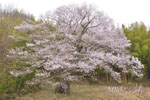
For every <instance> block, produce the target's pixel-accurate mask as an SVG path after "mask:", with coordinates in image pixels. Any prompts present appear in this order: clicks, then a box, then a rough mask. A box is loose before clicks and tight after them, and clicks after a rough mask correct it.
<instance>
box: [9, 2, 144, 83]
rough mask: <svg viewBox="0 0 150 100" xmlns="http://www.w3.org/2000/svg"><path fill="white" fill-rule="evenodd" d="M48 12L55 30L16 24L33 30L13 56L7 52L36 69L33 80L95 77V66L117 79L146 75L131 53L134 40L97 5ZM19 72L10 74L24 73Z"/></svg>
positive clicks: (41, 25)
mask: <svg viewBox="0 0 150 100" xmlns="http://www.w3.org/2000/svg"><path fill="white" fill-rule="evenodd" d="M47 15H49V17H47V18H49V19H48V20H50V21H51V22H52V23H53V24H51V25H52V26H53V27H56V28H55V31H51V30H50V28H49V27H47V25H46V24H47V23H42V24H38V25H37V24H29V23H25V22H24V23H23V24H21V25H20V26H16V27H15V29H16V30H21V31H23V30H31V31H33V30H34V31H33V32H32V34H29V37H30V39H29V40H28V41H29V42H28V43H26V45H25V46H24V47H20V48H16V49H11V50H10V55H11V56H9V55H8V56H9V57H13V58H14V57H19V58H20V59H24V60H23V61H25V63H26V64H29V65H30V67H29V66H27V68H26V69H27V70H28V72H30V71H31V70H30V69H31V68H34V69H35V71H36V75H35V76H36V77H35V79H33V81H34V82H38V81H41V80H44V79H45V80H47V79H51V78H54V77H61V78H62V79H65V80H77V79H78V78H81V77H82V78H83V77H85V76H87V75H89V76H92V75H93V72H94V71H95V69H96V68H102V69H104V70H105V71H106V72H108V73H110V75H111V76H112V77H113V78H114V79H115V80H116V81H118V82H121V72H123V73H128V72H132V73H133V74H134V75H136V76H138V77H142V76H143V74H142V71H141V69H142V68H143V65H142V64H141V63H140V61H139V60H138V59H137V58H135V57H133V56H131V55H130V53H129V51H128V48H129V47H130V45H131V43H130V41H129V40H127V38H126V37H125V35H124V33H123V31H122V30H121V29H119V28H115V27H114V26H113V21H112V19H110V18H109V17H108V16H106V15H105V14H104V13H103V12H100V11H98V10H97V9H96V8H95V7H94V6H92V5H86V4H82V5H69V6H62V7H59V8H57V9H56V10H55V11H54V12H53V13H50V14H47ZM45 21H46V20H45ZM116 69H117V70H116ZM17 72H18V71H12V72H11V74H12V75H14V76H19V75H23V74H25V72H23V73H19V74H18V73H17Z"/></svg>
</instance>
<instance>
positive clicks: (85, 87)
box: [17, 83, 150, 100]
mask: <svg viewBox="0 0 150 100" xmlns="http://www.w3.org/2000/svg"><path fill="white" fill-rule="evenodd" d="M112 87H113V86H106V85H89V84H79V83H78V84H71V95H69V96H67V95H64V94H55V93H54V88H52V87H47V88H45V89H42V90H40V91H37V92H35V93H30V94H28V95H25V96H23V97H20V98H18V99H17V100H150V88H144V87H143V88H141V92H135V91H123V92H110V91H109V88H112Z"/></svg>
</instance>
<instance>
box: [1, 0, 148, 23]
mask: <svg viewBox="0 0 150 100" xmlns="http://www.w3.org/2000/svg"><path fill="white" fill-rule="evenodd" d="M83 2H87V3H93V4H95V5H96V6H97V7H98V9H99V10H100V11H104V12H105V13H106V14H107V15H108V16H109V17H111V18H112V19H114V22H115V23H116V24H119V25H121V24H126V25H128V24H130V23H132V22H135V21H138V22H139V21H143V22H144V23H145V24H146V25H148V26H150V0H0V3H1V5H2V6H4V5H9V4H13V5H14V6H15V7H16V8H18V9H23V10H24V11H26V12H29V13H31V14H33V15H34V16H36V17H38V16H40V15H41V14H44V13H45V12H46V11H49V10H53V9H55V8H57V7H59V6H61V5H67V4H73V3H75V4H80V3H83Z"/></svg>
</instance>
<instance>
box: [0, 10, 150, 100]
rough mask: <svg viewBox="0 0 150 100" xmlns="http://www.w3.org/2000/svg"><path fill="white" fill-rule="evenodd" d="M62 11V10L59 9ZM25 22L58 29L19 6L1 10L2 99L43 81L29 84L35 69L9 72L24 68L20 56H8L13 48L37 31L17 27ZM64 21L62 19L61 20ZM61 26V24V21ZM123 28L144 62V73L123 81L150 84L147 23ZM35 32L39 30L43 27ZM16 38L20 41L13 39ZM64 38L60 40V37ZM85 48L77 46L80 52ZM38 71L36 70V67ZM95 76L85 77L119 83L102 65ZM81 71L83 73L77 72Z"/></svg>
mask: <svg viewBox="0 0 150 100" xmlns="http://www.w3.org/2000/svg"><path fill="white" fill-rule="evenodd" d="M59 10H61V9H59ZM22 22H28V23H30V24H32V25H36V24H41V23H46V24H45V25H46V28H48V31H49V32H48V33H51V32H55V31H57V25H56V26H55V25H53V23H52V22H51V21H50V20H47V18H46V17H45V18H44V19H43V18H41V19H38V20H35V18H34V16H33V15H29V14H26V13H24V12H23V11H19V10H18V9H13V8H11V9H7V8H4V9H3V8H1V9H0V99H1V100H9V99H10V100H12V99H13V98H15V97H16V96H17V95H22V94H26V93H28V92H32V91H34V90H38V89H39V87H40V85H41V83H40V84H36V85H27V84H26V82H27V81H29V80H32V79H33V78H34V77H35V71H33V72H32V73H29V74H25V75H23V76H19V77H14V76H13V75H11V74H10V72H11V71H13V70H20V69H23V67H22V66H26V65H24V63H22V62H21V59H20V58H15V59H8V57H7V55H8V53H9V50H11V48H16V47H22V46H25V45H26V43H31V42H32V41H30V39H29V38H30V37H29V35H30V34H32V33H34V30H33V31H32V30H27V31H17V30H16V29H15V27H16V26H19V25H20V24H22ZM62 23H63V22H62ZM58 26H59V24H58ZM44 27H45V26H44ZM122 30H123V32H124V34H125V36H126V37H127V39H128V40H130V41H131V47H130V48H128V50H129V51H130V54H131V55H132V56H134V57H137V58H138V59H139V60H140V61H141V63H142V64H143V65H144V68H143V69H142V71H143V74H144V76H143V77H137V76H134V75H133V74H132V73H130V72H129V73H121V80H122V81H123V84H127V85H134V84H135V83H140V84H143V85H147V86H149V79H150V64H149V63H150V29H149V28H147V26H145V25H144V23H143V22H135V23H132V24H130V25H129V26H125V25H122ZM36 31H38V32H40V31H41V30H40V29H37V30H36ZM12 37H15V38H17V39H19V40H17V41H16V39H13V38H12ZM60 40H61V39H60ZM81 48H82V47H78V50H79V51H80V49H81ZM33 70H35V69H33ZM94 72H95V73H96V74H95V76H94V78H93V77H90V75H87V76H86V80H87V82H89V83H94V84H95V83H98V82H102V83H107V84H115V83H116V84H118V83H117V82H116V81H115V79H113V77H112V76H111V75H110V73H109V72H106V71H105V70H104V69H103V68H102V69H101V68H96V69H95V70H94ZM75 74H81V73H75ZM84 81H85V80H84Z"/></svg>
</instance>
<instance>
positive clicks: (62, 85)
mask: <svg viewBox="0 0 150 100" xmlns="http://www.w3.org/2000/svg"><path fill="white" fill-rule="evenodd" d="M55 93H61V94H67V95H69V94H70V83H69V81H63V82H59V84H58V85H57V86H56V89H55Z"/></svg>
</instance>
